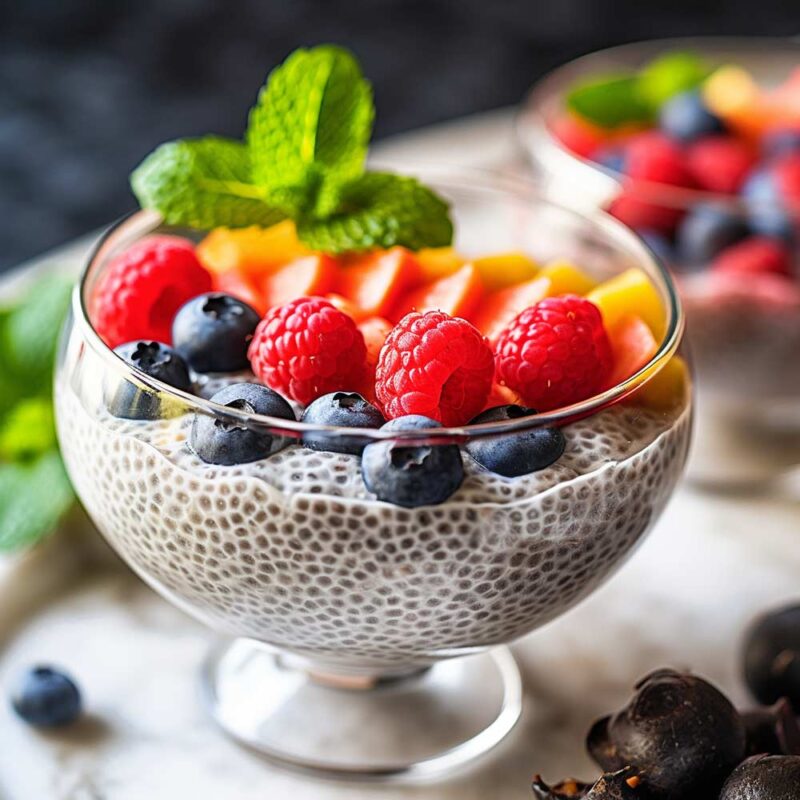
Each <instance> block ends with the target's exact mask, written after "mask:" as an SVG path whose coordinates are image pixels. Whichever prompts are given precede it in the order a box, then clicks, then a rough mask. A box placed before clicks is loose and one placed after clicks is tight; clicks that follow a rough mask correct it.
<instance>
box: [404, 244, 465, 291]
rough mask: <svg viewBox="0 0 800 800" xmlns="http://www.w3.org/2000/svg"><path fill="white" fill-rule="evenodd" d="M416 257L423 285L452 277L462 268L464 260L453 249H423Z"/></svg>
mask: <svg viewBox="0 0 800 800" xmlns="http://www.w3.org/2000/svg"><path fill="white" fill-rule="evenodd" d="M416 257H417V264H418V265H419V269H420V280H421V281H422V282H423V283H431V282H433V281H435V280H438V279H439V278H444V277H446V276H447V275H452V274H453V273H454V272H456V270H459V269H461V267H463V266H464V259H463V258H462V257H461V256H460V255H459V253H458V252H457V251H456V250H455V248H453V247H424V248H423V249H422V250H419V251H418V252H417V253H416Z"/></svg>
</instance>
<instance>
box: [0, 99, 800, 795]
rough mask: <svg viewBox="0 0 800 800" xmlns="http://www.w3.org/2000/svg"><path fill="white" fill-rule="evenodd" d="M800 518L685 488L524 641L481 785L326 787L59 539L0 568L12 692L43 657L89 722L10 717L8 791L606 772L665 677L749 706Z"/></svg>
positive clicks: (258, 789)
mask: <svg viewBox="0 0 800 800" xmlns="http://www.w3.org/2000/svg"><path fill="white" fill-rule="evenodd" d="M510 142H511V128H510V116H509V114H508V113H507V112H504V113H500V114H493V115H489V116H487V117H484V118H481V119H479V120H475V121H468V122H465V123H462V124H459V125H455V126H453V125H451V126H446V127H443V128H440V129H437V130H435V131H432V132H429V133H427V134H414V135H413V136H411V137H405V138H404V139H401V140H399V141H397V142H394V143H387V146H386V147H385V148H384V152H383V153H382V154H381V155H382V156H389V157H391V158H404V157H407V156H414V157H418V158H423V159H424V158H426V157H427V158H435V157H437V156H441V155H442V154H444V153H446V154H447V155H448V156H449V157H448V158H447V160H448V161H451V162H453V163H470V164H475V163H478V164H486V163H489V164H505V163H507V162H508V161H509V159H510V158H511V150H510ZM426 148H427V149H426ZM442 157H443V156H442ZM61 261H63V257H62V256H60V255H59V254H56V255H55V262H56V263H58V262H61ZM798 523H800V509H798V505H797V503H796V502H795V501H793V500H791V499H788V498H787V499H779V498H774V499H766V498H747V497H729V498H725V497H720V496H711V495H703V494H698V493H696V492H694V491H692V490H690V489H688V488H684V489H681V490H680V491H679V492H678V493H677V494H676V496H675V498H674V500H673V501H672V503H671V505H670V506H669V508H668V510H667V512H666V513H665V515H664V516H663V518H662V519H661V521H660V522H659V523H658V525H657V526H656V529H655V530H654V532H653V534H652V535H651V537H650V539H649V540H648V541H647V542H646V543H645V544H644V545H643V547H642V548H641V549H640V551H639V552H638V553H637V554H636V555H635V556H634V558H633V559H632V560H631V561H630V562H629V563H628V564H627V565H626V566H625V567H624V568H623V569H622V570H621V571H620V573H619V574H618V575H617V576H616V577H615V578H614V579H612V580H611V581H610V582H609V583H608V584H607V585H606V586H605V587H603V588H602V589H601V590H600V591H598V592H597V593H596V594H595V595H594V596H592V597H591V598H590V599H589V600H587V601H585V602H584V603H583V604H582V605H581V606H579V607H578V608H577V609H575V610H573V611H572V612H570V613H569V614H567V615H566V616H564V617H562V618H561V619H559V620H557V621H555V622H554V623H551V624H550V625H549V626H547V627H546V628H544V629H542V630H541V631H539V632H536V633H535V634H533V635H531V636H530V637H528V638H527V639H525V640H523V641H521V642H519V643H518V644H517V645H516V646H515V651H516V653H517V655H518V657H519V659H520V662H521V666H522V669H523V674H524V680H525V691H526V710H525V715H524V718H523V722H522V723H521V724H520V726H519V727H518V729H517V730H516V732H515V733H514V734H513V735H512V737H511V738H510V739H509V740H508V741H507V742H506V743H505V744H504V745H503V746H502V747H501V748H500V749H499V750H498V751H497V752H496V753H495V754H494V755H493V756H492V757H491V758H490V759H488V760H487V761H485V762H484V763H482V764H480V765H479V766H478V768H477V769H476V770H475V771H473V772H472V773H471V774H469V775H464V776H457V777H456V778H455V779H453V780H451V781H449V782H447V783H442V784H436V785H430V786H414V787H401V786H397V787H385V788H381V787H376V786H369V785H358V786H352V785H343V784H333V783H325V782H321V781H315V780H311V779H309V778H306V777H302V776H298V775H294V774H291V773H287V772H283V771H281V770H279V769H276V768H274V767H272V766H270V765H269V764H267V763H265V762H263V761H262V760H260V759H258V758H257V757H255V756H253V755H251V754H249V753H246V752H244V751H242V750H240V749H238V748H237V747H236V746H234V745H232V744H230V743H229V742H228V741H227V740H226V739H225V738H224V737H223V736H222V735H220V733H219V732H218V731H217V730H216V729H215V728H214V727H213V725H212V724H211V723H210V722H209V720H208V719H207V718H206V716H205V715H204V713H203V710H202V708H201V706H200V704H199V702H198V697H197V692H196V689H197V686H196V682H195V676H196V671H197V667H198V665H199V663H200V661H201V660H202V658H203V655H204V653H205V650H206V647H207V645H208V642H209V639H208V635H207V634H206V633H205V632H204V631H203V630H202V629H200V628H199V627H198V626H197V625H195V624H194V623H192V622H191V621H189V620H188V619H187V618H186V617H184V616H183V615H182V614H181V613H180V612H178V611H176V610H174V609H173V608H171V607H170V606H168V605H167V604H166V603H164V602H162V601H161V600H160V599H158V598H157V597H156V596H155V595H154V594H153V593H152V592H150V591H149V590H148V589H146V588H144V587H143V586H142V585H141V584H140V583H139V582H138V581H137V580H136V579H134V578H133V577H131V576H130V574H129V573H128V572H127V571H126V570H125V569H124V568H122V567H121V566H119V565H118V564H116V562H115V561H114V559H113V558H111V557H109V555H108V554H107V553H106V552H105V551H104V549H103V548H102V547H101V546H100V545H99V544H98V542H97V541H96V540H93V539H92V538H91V535H89V536H87V535H86V534H85V533H84V534H83V535H79V536H74V537H70V536H68V535H64V536H61V537H59V538H57V539H55V540H53V541H52V542H51V543H50V544H48V545H47V546H45V547H43V548H41V549H40V550H38V551H36V552H35V553H33V554H31V555H29V556H27V557H26V558H24V559H22V560H14V561H12V562H9V561H6V562H5V563H2V564H0V644H1V645H2V651H1V652H0V683H2V684H3V685H7V683H8V681H9V680H10V678H11V676H12V675H13V673H14V672H15V671H16V670H17V669H18V668H19V667H21V666H22V665H26V664H29V663H31V662H32V661H37V660H46V661H54V662H57V663H60V664H62V665H64V666H65V667H67V668H68V669H70V670H71V671H72V672H74V674H75V675H76V676H77V677H78V679H79V680H80V682H81V684H82V686H83V687H84V689H85V694H86V700H87V705H88V709H89V712H90V714H89V717H88V719H87V720H86V721H85V722H84V723H83V724H82V725H81V726H80V727H79V728H78V730H77V731H72V732H70V734H69V735H65V736H49V735H48V736H42V735H40V734H37V733H35V732H33V731H31V730H29V729H28V728H26V727H25V726H24V725H22V724H21V723H20V722H19V721H18V720H17V719H16V718H15V717H14V716H13V714H12V713H11V712H10V711H9V710H8V708H7V707H6V706H5V704H3V705H2V706H0V742H2V743H3V746H2V747H0V797H3V798H9V800H17V799H19V800H100V799H102V800H141V799H142V798H148V799H149V800H162V799H163V800H166V799H167V798H170V800H171V799H172V798H192V800H206V798H209V800H210V798H214V800H217V799H218V798H220V797H224V798H226V800H228V798H230V799H231V800H233V799H234V798H235V799H236V800H240V799H241V800H256V798H258V800H263V798H275V800H284V798H289V797H291V798H293V800H363V799H364V798H383V799H384V800H399V799H400V798H421V799H422V798H437V799H439V800H450V798H452V799H453V800H455V799H456V798H458V800H479V799H480V800H487V798H492V800H506V798H508V799H509V800H510V799H511V798H526V797H528V796H529V790H528V783H529V780H530V776H531V775H532V774H533V773H534V772H542V773H543V774H545V776H547V777H549V778H552V779H556V778H560V777H563V776H565V775H567V774H573V773H574V774H577V775H579V776H589V775H591V774H592V767H591V764H590V762H589V761H588V759H587V758H586V756H585V755H584V753H583V746H582V740H583V736H584V734H585V732H586V730H587V728H588V726H589V723H590V722H591V720H593V719H594V718H595V717H597V716H599V715H600V714H602V713H605V712H607V711H608V710H610V709H611V708H613V707H614V706H615V705H617V704H619V703H621V702H622V701H623V699H624V698H625V696H626V694H627V692H628V689H629V687H630V685H631V684H632V683H633V682H634V680H635V679H636V678H637V677H639V676H640V675H641V674H643V673H644V672H646V671H648V670H650V669H652V668H655V667H658V666H664V665H674V666H678V667H691V668H693V669H695V670H696V671H698V672H700V673H701V674H703V675H706V676H707V677H709V678H711V679H713V680H715V681H717V682H718V683H719V684H720V685H722V686H723V687H724V688H725V689H726V690H727V691H728V692H730V693H731V695H732V696H733V697H734V698H735V700H736V701H737V702H740V703H745V702H746V696H745V693H744V690H743V687H742V684H741V680H740V678H739V675H738V670H737V665H738V658H737V650H738V647H739V643H740V638H741V633H742V630H743V627H744V626H745V624H746V623H747V622H748V620H749V619H751V617H752V616H753V615H754V614H755V613H757V612H758V611H759V610H761V609H763V608H765V607H767V606H769V605H772V604H774V603H779V602H782V601H784V600H787V599H789V598H792V597H796V596H797V594H798V590H799V589H800V547H799V546H798V538H799V537H800V525H799V524H798ZM75 527H77V528H81V520H80V519H78V520H77V521H76V522H75ZM364 734H365V735H369V731H365V732H364Z"/></svg>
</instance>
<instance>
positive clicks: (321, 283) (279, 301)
mask: <svg viewBox="0 0 800 800" xmlns="http://www.w3.org/2000/svg"><path fill="white" fill-rule="evenodd" d="M337 277H338V274H337V268H336V262H335V261H334V260H333V259H332V258H331V257H330V256H326V255H324V254H316V255H312V256H305V257H303V258H299V259H297V261H292V262H291V263H289V264H287V265H286V266H284V267H281V268H280V269H278V270H276V271H275V272H272V273H269V274H268V275H267V276H266V277H265V278H264V279H263V281H262V282H261V296H262V297H263V302H264V304H265V305H266V307H267V308H273V307H274V306H280V305H283V304H284V303H288V302H289V301H290V300H297V299H298V298H300V297H312V296H315V295H323V294H327V293H328V292H332V291H334V290H335V288H336V281H337Z"/></svg>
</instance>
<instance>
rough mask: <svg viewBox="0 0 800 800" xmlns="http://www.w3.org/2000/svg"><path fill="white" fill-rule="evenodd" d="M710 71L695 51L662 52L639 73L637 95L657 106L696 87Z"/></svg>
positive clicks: (654, 106)
mask: <svg viewBox="0 0 800 800" xmlns="http://www.w3.org/2000/svg"><path fill="white" fill-rule="evenodd" d="M710 72H711V69H710V67H709V65H708V64H707V63H706V62H705V60H704V59H702V58H700V56H698V55H696V54H695V53H689V52H684V51H674V52H672V53H665V54H664V55H661V56H659V57H658V58H654V59H653V60H652V61H651V62H650V63H649V64H647V65H646V66H645V67H643V69H642V71H641V72H640V73H639V94H640V95H641V97H643V98H644V99H645V101H646V102H648V103H649V104H650V106H651V107H652V108H654V109H658V108H659V107H660V106H661V105H662V104H663V103H665V102H666V101H667V100H669V99H670V98H671V97H673V96H674V95H676V94H680V93H681V92H688V91H690V90H692V89H696V88H697V87H698V86H699V85H700V84H701V83H702V82H703V81H704V80H705V79H706V78H707V77H708V75H709V74H710Z"/></svg>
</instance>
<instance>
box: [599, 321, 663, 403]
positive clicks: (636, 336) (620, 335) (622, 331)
mask: <svg viewBox="0 0 800 800" xmlns="http://www.w3.org/2000/svg"><path fill="white" fill-rule="evenodd" d="M608 338H609V341H610V342H611V356H612V361H613V365H614V366H613V368H612V370H611V374H610V375H609V378H608V383H607V386H609V387H612V386H616V385H617V384H619V383H622V381H624V380H626V379H627V378H630V377H631V376H632V375H635V374H636V373H637V372H638V371H639V370H640V369H642V368H643V367H645V366H646V365H647V363H648V362H649V361H650V359H651V358H652V357H653V356H654V355H655V354H656V350H657V349H658V342H656V340H655V337H654V336H653V332H652V331H651V330H650V326H649V325H648V324H647V323H646V322H645V321H644V320H643V319H642V318H641V317H637V316H636V315H635V314H629V315H628V316H626V317H622V319H620V320H619V321H618V322H617V323H616V325H614V326H613V327H612V328H610V329H609V331H608Z"/></svg>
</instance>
